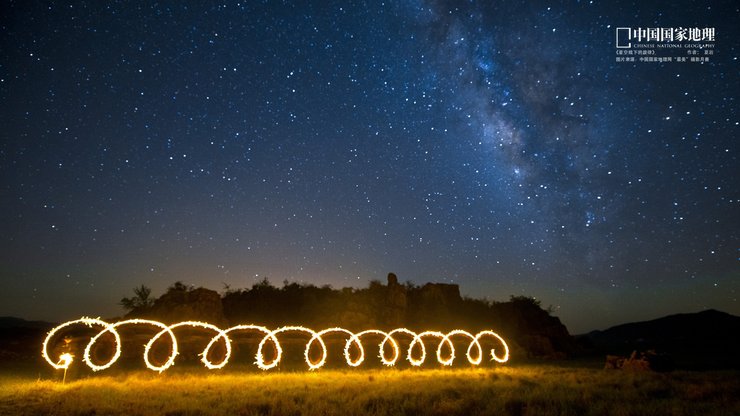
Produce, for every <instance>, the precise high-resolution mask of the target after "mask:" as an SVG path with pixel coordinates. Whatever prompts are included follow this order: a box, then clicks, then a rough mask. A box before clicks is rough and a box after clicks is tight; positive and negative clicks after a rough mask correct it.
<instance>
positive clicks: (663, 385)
mask: <svg viewBox="0 0 740 416" xmlns="http://www.w3.org/2000/svg"><path fill="white" fill-rule="evenodd" d="M24 373H26V375H24ZM27 373H28V371H13V372H9V371H5V372H4V373H3V374H2V375H0V414H4V415H5V414H7V415H37V414H54V415H93V414H95V415H101V414H102V415H150V414H164V415H221V414H224V415H226V414H228V415H318V414H342V415H353V414H356V415H360V414H370V415H385V414H393V415H412V414H413V415H415V414H432V415H434V414H437V415H455V414H459V415H475V414H491V415H599V416H602V415H661V416H662V415H702V416H708V415H728V416H729V415H738V414H740V378H738V375H740V374H738V373H737V372H707V373H689V372H676V373H672V374H650V373H644V374H638V373H629V372H619V371H605V370H601V369H596V368H586V367H565V366H558V365H524V366H499V367H494V368H486V369H437V370H397V369H382V370H346V371H341V370H340V371H337V370H329V371H324V370H320V371H316V372H295V373H281V372H266V373H263V372H243V373H240V372H239V371H228V372H210V371H207V370H204V369H202V368H190V369H187V368H185V369H179V370H178V371H177V372H172V373H169V372H168V373H164V374H157V373H153V372H149V371H133V372H123V371H121V372H118V373H114V374H113V375H106V374H105V373H103V374H94V375H90V376H84V377H80V376H79V375H78V376H77V377H75V378H76V380H72V381H68V382H67V383H66V384H64V385H62V383H61V381H60V380H61V374H57V375H52V377H53V378H54V379H49V378H48V377H47V379H43V378H41V379H37V377H35V376H33V377H31V376H29V375H27Z"/></svg>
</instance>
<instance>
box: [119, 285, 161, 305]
mask: <svg viewBox="0 0 740 416" xmlns="http://www.w3.org/2000/svg"><path fill="white" fill-rule="evenodd" d="M151 294H152V289H150V288H148V287H146V286H144V285H141V286H139V287H135V288H134V296H132V297H130V298H123V299H121V301H120V302H119V304H120V305H121V306H123V308H124V309H126V310H128V311H133V310H134V309H146V308H149V307H151V306H152V305H153V304H154V299H152V298H150V297H149V296H150V295H151Z"/></svg>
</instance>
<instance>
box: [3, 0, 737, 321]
mask: <svg viewBox="0 0 740 416" xmlns="http://www.w3.org/2000/svg"><path fill="white" fill-rule="evenodd" d="M187 3H188V2H162V3H150V4H141V5H136V4H134V3H133V2H131V3H129V2H120V3H119V2H100V1H90V2H73V3H72V4H71V5H70V4H68V3H62V2H35V1H33V2H32V1H17V2H4V3H3V5H2V6H0V7H2V11H1V12H0V23H1V26H0V103H2V104H1V109H0V138H1V143H0V215H1V216H2V222H1V223H0V224H2V228H0V279H2V280H1V282H2V291H1V293H0V316H1V315H12V316H20V317H23V318H27V319H45V320H52V321H59V320H66V319H72V318H77V317H79V316H81V315H92V316H115V315H120V314H122V313H123V310H122V309H121V308H120V306H118V304H117V303H118V301H119V300H120V298H121V297H123V296H129V295H130V294H132V288H133V287H135V286H138V285H140V284H146V285H148V286H150V287H152V288H153V291H154V294H156V295H158V294H161V293H162V292H163V291H164V290H165V289H166V288H167V287H168V286H169V285H171V284H172V283H174V282H175V281H178V280H179V281H183V282H185V283H187V284H191V285H195V286H205V287H208V288H211V289H215V290H219V291H220V290H223V287H224V284H228V285H230V286H231V287H232V288H243V287H250V286H251V285H252V284H253V283H254V282H256V281H258V280H260V279H262V278H263V277H268V278H269V279H270V280H271V281H272V282H273V283H274V284H277V285H281V284H282V282H283V280H288V281H295V282H303V283H313V284H316V285H324V284H331V285H332V286H334V287H344V286H355V287H364V286H366V285H367V284H368V283H369V281H370V280H372V279H378V280H381V281H385V276H386V274H387V273H388V272H395V273H396V274H397V275H398V276H399V279H400V280H401V281H406V280H410V281H412V282H414V283H417V284H422V283H424V282H428V281H434V282H448V283H457V284H459V285H460V286H461V292H462V293H463V295H467V296H472V297H479V298H483V297H485V298H487V299H490V300H499V301H504V300H507V299H508V298H509V296H510V295H527V296H534V297H536V298H537V299H539V300H541V301H542V304H543V306H548V305H552V306H553V308H554V313H555V315H557V316H559V317H560V318H561V319H562V320H563V322H564V323H565V324H566V326H568V328H569V330H570V331H571V332H572V333H579V332H585V331H588V330H592V329H601V328H605V327H608V326H611V325H614V324H618V323H622V322H627V321H633V320H644V319H651V318H657V317H659V316H662V315H666V314H671V313H678V312H694V311H699V310H703V309H706V308H715V309H720V310H724V311H726V312H730V313H734V314H740V303H738V296H739V295H740V293H738V292H739V291H740V239H739V237H740V215H739V214H738V213H739V212H740V192H739V190H740V188H739V187H738V181H739V180H740V179H739V178H740V175H738V173H739V171H740V169H738V160H737V159H738V151H739V150H740V149H739V146H738V143H739V138H740V126H739V123H740V115H739V114H738V109H737V99H738V92H739V91H740V77H739V76H738V75H739V74H740V71H738V54H739V52H740V44H739V42H738V39H740V29H739V28H740V11H739V9H738V5H737V3H736V2H732V1H726V2H715V3H712V4H711V6H707V3H705V2H696V3H694V2H679V3H677V4H670V5H669V3H665V2H661V3H664V4H663V5H655V4H651V3H653V2H645V1H639V2H637V1H636V2H634V3H630V2H600V1H593V2H589V1H580V2H576V1H571V2H551V3H547V4H545V3H544V2H543V3H540V2H526V1H522V2H514V1H508V2H507V1H501V2H500V1H496V2H488V1H480V2H462V1H454V2H452V1H451V2H449V3H447V2H425V1H399V2H394V3H392V4H391V3H385V4H383V3H380V2H377V3H376V2H367V3H364V2H354V1H339V2H334V3H331V4H330V3H329V2H314V3H313V5H306V4H303V2H296V3H300V4H291V2H287V4H284V3H281V2H256V1H254V2H253V1H247V2H243V3H233V2H228V3H224V4H221V5H208V6H201V5H197V4H195V2H192V4H187ZM617 3H618V4H617ZM655 3H657V2H655ZM619 26H632V27H638V26H640V27H679V26H682V27H694V26H696V27H701V28H704V27H713V28H715V29H716V42H715V43H716V50H715V54H714V55H713V56H712V57H711V60H710V62H708V63H704V64H700V63H649V62H635V63H624V62H616V60H615V56H616V55H615V28H616V27H619Z"/></svg>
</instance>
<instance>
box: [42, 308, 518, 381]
mask: <svg viewBox="0 0 740 416" xmlns="http://www.w3.org/2000/svg"><path fill="white" fill-rule="evenodd" d="M73 325H85V326H88V327H91V328H92V327H93V326H100V327H102V329H101V331H100V332H98V333H97V334H95V335H94V336H92V337H91V338H90V341H89V342H88V343H87V346H86V347H85V351H84V354H83V356H82V361H83V362H84V363H85V364H86V365H87V366H88V367H90V369H92V370H93V371H100V370H105V369H107V368H110V367H111V366H112V365H113V364H114V363H115V362H116V361H117V360H118V359H119V358H120V356H121V335H120V334H119V332H118V330H117V329H118V328H119V327H121V326H125V325H148V326H154V327H156V328H159V329H160V331H159V332H158V333H156V334H155V335H154V336H153V337H151V338H150V339H149V341H148V342H147V343H146V345H145V346H144V355H143V358H144V363H145V364H146V366H147V368H149V369H151V370H154V371H158V372H160V373H161V372H163V371H164V370H166V369H168V368H170V367H171V366H172V365H174V363H175V358H176V357H177V355H178V354H179V350H178V342H177V337H176V336H175V333H174V332H173V330H174V329H177V328H180V327H192V328H202V329H206V330H210V331H213V332H215V335H214V336H213V338H211V340H210V341H209V342H208V344H207V345H206V347H205V349H203V351H202V352H201V353H200V356H201V362H203V364H204V365H205V366H206V368H208V369H211V370H214V369H220V368H223V367H224V366H226V364H227V363H228V362H229V358H230V357H231V353H232V342H233V341H232V340H231V338H229V336H228V334H229V333H232V332H236V331H245V332H246V331H254V332H260V333H262V334H264V337H263V338H262V340H261V341H260V343H259V346H258V348H257V353H256V354H255V364H256V365H257V367H259V368H260V369H262V370H269V369H271V368H274V367H276V366H277V365H278V364H279V363H280V360H281V359H282V355H283V349H282V347H281V346H280V342H279V341H278V338H277V336H278V335H279V334H282V333H286V332H298V333H305V334H307V335H309V336H310V339H309V341H308V342H307V343H306V347H305V350H304V359H305V361H306V364H307V365H308V368H309V370H317V369H319V368H321V367H323V366H324V364H325V363H326V360H327V356H328V349H327V347H326V343H325V342H324V339H323V336H325V335H327V334H332V333H338V334H343V335H345V336H346V338H347V341H346V343H345V345H344V359H345V361H346V363H347V365H349V366H351V367H357V366H359V365H360V364H362V363H363V361H364V360H365V348H364V347H363V345H362V337H364V336H367V335H378V336H382V337H383V341H382V342H381V343H380V344H379V358H380V361H381V362H382V363H383V364H384V365H386V366H394V365H395V364H396V363H397V362H398V359H399V358H400V356H401V349H400V347H399V344H398V341H397V340H396V338H395V337H397V336H399V335H405V336H407V337H411V342H410V344H409V347H408V349H407V350H406V359H407V360H408V361H409V363H410V364H411V365H413V366H415V367H419V366H421V365H422V364H423V363H424V361H425V360H426V356H427V353H426V346H425V344H424V339H425V338H437V339H439V344H438V345H437V354H436V356H437V362H438V363H439V364H441V365H445V366H450V365H452V363H453V361H454V360H455V347H454V345H453V342H452V340H451V338H452V337H457V338H466V339H468V340H469V341H470V344H469V345H468V348H467V351H466V354H465V356H466V358H467V360H468V362H469V363H470V364H472V365H480V363H481V362H482V360H483V348H482V347H481V344H480V340H481V338H483V337H491V338H494V339H495V341H497V342H499V343H500V344H501V346H502V347H503V354H500V355H496V353H495V350H494V349H491V350H490V354H491V359H492V360H493V361H496V362H499V363H504V362H506V361H508V359H509V347H508V345H507V344H506V341H504V339H503V338H501V337H500V336H499V335H498V334H497V333H495V332H493V331H489V330H485V331H481V332H478V333H477V334H475V335H473V334H471V333H470V332H467V331H463V330H460V329H455V330H452V331H450V332H448V333H443V332H439V331H424V332H421V333H416V332H414V331H411V330H409V329H406V328H396V329H393V330H391V331H389V332H385V331H381V330H378V329H368V330H364V331H361V332H357V333H355V332H352V331H349V330H347V329H344V328H336V327H335V328H327V329H323V330H321V331H318V332H317V331H314V330H312V329H309V328H306V327H303V326H284V327H281V328H278V329H275V330H269V329H267V328H265V327H263V326H259V325H236V326H232V327H230V328H227V329H221V328H219V327H217V326H215V325H212V324H209V323H206V322H198V321H183V322H178V323H176V324H172V325H166V324H164V323H162V322H159V321H153V320H148V319H128V320H125V321H120V322H115V323H108V322H105V321H103V320H101V319H99V318H87V317H83V318H81V319H77V320H73V321H69V322H65V323H63V324H61V325H59V326H57V327H55V328H54V329H52V330H51V331H50V332H49V334H48V335H47V336H46V339H44V343H43V346H42V350H41V354H42V356H43V357H44V359H45V360H46V362H48V363H49V365H51V366H52V367H54V368H56V369H58V370H66V369H68V368H69V367H70V365H72V362H73V361H74V356H73V355H72V354H70V353H69V352H66V351H65V352H64V353H62V354H61V355H60V356H59V359H57V360H56V361H55V360H54V359H53V358H52V357H51V356H50V353H49V343H50V342H51V341H52V340H53V339H54V338H55V337H56V335H57V334H58V333H59V331H60V330H62V329H65V328H68V327H70V326H73ZM105 334H111V335H112V336H113V338H114V340H115V352H114V354H113V356H112V357H111V358H110V359H109V360H108V361H107V362H105V363H102V364H96V363H94V362H93V361H92V359H91V358H90V352H91V350H92V348H93V346H94V345H95V343H96V342H98V340H99V339H100V338H101V337H102V336H104V335H105ZM164 335H167V336H168V337H169V339H170V342H171V348H170V355H169V357H168V358H167V360H166V361H165V362H164V364H161V365H156V364H154V363H152V361H151V359H150V351H151V349H152V346H153V345H154V344H155V343H156V342H157V341H158V340H159V339H160V338H161V337H162V336H164ZM219 341H222V342H223V343H224V347H225V352H224V356H223V358H222V359H221V361H218V362H213V361H211V360H210V359H209V358H208V354H209V352H210V350H211V348H212V347H213V346H214V345H215V344H216V343H218V342H219ZM267 343H272V344H273V346H274V348H275V357H274V358H273V359H272V360H270V361H266V360H265V357H264V356H263V353H262V352H263V350H264V348H265V345H266V344H267ZM67 344H68V342H65V348H67ZM314 344H318V346H319V349H320V351H321V356H320V357H319V358H318V360H312V359H311V358H310V351H311V348H312V347H314ZM353 345H354V346H355V347H356V348H357V351H358V354H359V355H358V356H357V357H356V358H354V359H353V358H352V356H351V352H350V350H351V348H352V346H353ZM445 346H446V348H448V349H449V356H447V357H444V354H443V348H445ZM387 347H389V348H390V351H387V350H386V348H387ZM414 348H418V349H419V354H418V357H417V358H414V356H413V351H414Z"/></svg>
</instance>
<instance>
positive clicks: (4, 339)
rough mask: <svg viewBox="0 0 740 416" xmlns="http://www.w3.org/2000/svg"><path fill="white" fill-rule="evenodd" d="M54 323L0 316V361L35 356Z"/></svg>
mask: <svg viewBox="0 0 740 416" xmlns="http://www.w3.org/2000/svg"><path fill="white" fill-rule="evenodd" d="M55 325H56V324H52V323H49V322H43V321H26V320H25V319H20V318H14V317H9V316H4V317H0V361H11V360H27V359H33V358H37V357H38V351H39V348H41V342H42V341H43V340H44V337H45V336H46V333H47V332H48V331H49V330H50V329H51V328H53V327H54V326H55Z"/></svg>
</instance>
